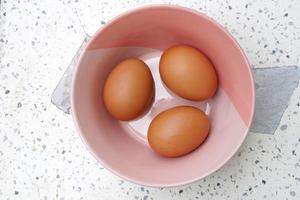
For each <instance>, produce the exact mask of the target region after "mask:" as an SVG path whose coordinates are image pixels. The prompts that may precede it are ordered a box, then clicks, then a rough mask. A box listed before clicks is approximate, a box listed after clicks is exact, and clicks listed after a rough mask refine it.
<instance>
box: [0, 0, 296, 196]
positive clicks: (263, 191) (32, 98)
mask: <svg viewBox="0 0 300 200" xmlns="http://www.w3.org/2000/svg"><path fill="white" fill-rule="evenodd" d="M170 2H172V4H178V5H182V6H187V7H190V8H193V9H196V10H198V11H201V12H204V13H205V14H207V15H208V16H210V17H212V18H214V19H215V20H217V21H218V22H219V23H221V24H222V25H223V26H225V27H226V28H227V29H228V30H229V31H230V32H231V33H232V34H233V36H234V37H235V38H236V39H237V40H238V42H239V43H240V44H241V46H242V47H243V49H244V50H245V51H246V54H247V56H248V58H249V60H250V63H251V65H252V66H253V67H255V68H264V67H273V66H283V67H284V66H288V65H298V66H299V65H300V12H299V11H300V1H298V0H294V1H293V0H282V1H280V0H278V1H275V0H274V1H259V0H257V1H253V0H252V1H234V0H232V1H229V0H228V1H222V0H220V1H209V0H203V1H196V0H192V1H188V0H184V1H155V0H153V1H96V0H94V1H93V0H87V1H82V0H62V1H54V0H41V1H38V0H26V1H23V0H18V1H17V0H15V1H13V0H0V7H1V13H0V14H1V16H0V199H21V200H24V199H31V200H35V199H42V200H49V199H51V200H52V199H59V200H67V199H89V200H90V199H109V200H112V199H142V200H147V199H165V200H167V199H300V86H299V85H297V87H296V89H295V90H294V91H293V94H292V96H291V97H290V99H289V103H288V106H287V108H286V110H285V111H284V113H283V116H282V118H281V121H280V124H279V126H278V128H277V129H276V131H275V133H274V134H273V135H272V134H259V133H249V135H248V137H247V139H246V141H245V143H244V144H243V146H242V147H241V148H240V150H239V151H238V153H237V154H236V155H235V156H234V157H233V158H232V159H231V160H230V161H229V162H228V163H227V164H226V165H225V166H224V167H223V168H221V169H220V170H218V171H217V172H216V173H214V174H212V175H210V176H208V177H207V178H205V179H203V180H200V181H198V182H195V183H193V184H190V185H186V186H182V187H176V188H148V187H142V186H139V185H135V184H133V183H129V182H126V181H123V180H122V179H120V178H119V177H117V176H115V175H113V174H112V173H111V172H109V171H107V170H106V169H104V168H103V167H102V166H101V165H100V164H98V163H97V162H96V160H95V159H94V158H93V157H92V156H91V155H90V154H89V153H88V152H87V151H86V148H85V147H84V145H83V143H82V142H81V140H80V138H79V136H78V134H77V133H76V131H75V129H74V126H73V122H72V118H71V116H70V115H67V114H64V113H63V112H61V111H60V110H58V109H57V108H56V107H55V106H54V105H52V104H51V102H50V97H51V94H52V92H53V90H54V88H55V86H56V84H57V83H58V81H59V79H60V78H61V76H62V74H63V72H64V70H65V69H66V67H67V66H68V64H69V62H70V60H71V59H72V57H73V55H74V54H75V52H76V50H77V48H78V47H79V46H80V44H81V42H82V40H83V39H84V37H85V34H86V33H87V34H90V35H92V34H93V33H94V32H95V31H96V30H97V28H98V27H100V26H102V25H103V24H105V23H106V22H107V21H108V20H109V19H111V18H112V17H114V16H116V15H117V14H119V13H120V12H123V11H126V10H128V9H129V8H132V7H136V6H138V5H141V4H150V3H170ZM220 48H221V46H220Z"/></svg>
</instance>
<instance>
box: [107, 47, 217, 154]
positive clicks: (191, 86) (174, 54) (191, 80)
mask: <svg viewBox="0 0 300 200" xmlns="http://www.w3.org/2000/svg"><path fill="white" fill-rule="evenodd" d="M159 73H160V77H161V79H162V81H163V83H164V84H165V85H166V87H167V88H168V89H170V90H171V91H172V92H173V93H175V94H176V95H178V96H180V97H182V98H184V99H188V100H191V101H203V100H206V99H208V98H210V97H212V96H213V95H214V94H215V92H216V90H217V87H218V78H217V73H216V71H215V69H214V67H213V65H212V63H211V62H210V60H209V59H208V58H207V57H206V56H205V55H204V54H203V53H201V52H200V51H199V50H198V49H196V48H194V47H191V46H187V45H178V46H173V47H170V48H168V49H167V50H165V51H164V52H163V54H162V56H161V58H160V62H159ZM154 84H155V83H154V80H153V77H152V74H151V71H150V69H149V67H148V66H147V65H146V64H145V63H144V62H143V61H142V60H139V59H137V58H129V59H126V60H124V61H122V62H121V63H119V64H118V65H117V66H115V67H114V69H113V70H112V71H111V73H110V74H109V75H108V77H107V79H106V81H105V85H104V90H103V101H104V105H105V107H106V109H107V111H108V112H109V113H110V114H111V115H112V117H114V118H115V119H117V120H120V121H130V120H134V119H136V118H137V117H139V116H141V115H142V114H143V113H145V112H146V111H147V110H148V108H149V107H150V106H151V103H152V102H153V98H154ZM209 129H210V123H209V120H208V117H207V116H206V114H205V113H204V112H203V111H201V110H200V109H198V108H195V107H192V106H177V107H173V108H170V109H168V110H165V111H163V112H161V113H159V114H158V115H157V116H156V117H155V118H154V119H153V120H152V122H151V124H150V126H149V128H148V134H147V137H148V143H149V145H150V146H151V148H152V149H153V150H154V151H155V152H157V153H158V154H160V155H162V156H165V157H178V156H182V155H185V154H187V153H189V152H191V151H193V150H195V149H196V148H197V147H198V146H199V145H201V144H202V143H203V142H204V140H205V139H206V138H207V136H208V133H209Z"/></svg>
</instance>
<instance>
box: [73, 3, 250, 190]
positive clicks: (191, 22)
mask: <svg viewBox="0 0 300 200" xmlns="http://www.w3.org/2000/svg"><path fill="white" fill-rule="evenodd" d="M175 44H187V45H192V46H194V47H196V48H198V49H199V50H201V51H202V52H204V53H205V54H206V55H207V56H208V57H209V58H210V59H211V61H212V62H213V64H214V66H215V68H216V71H217V73H218V77H219V88H218V92H217V94H216V95H215V96H214V97H213V98H211V99H209V100H207V101H205V102H191V101H187V100H184V99H181V98H180V97H177V96H176V95H173V94H172V92H170V91H168V90H167V89H166V88H165V87H164V85H163V84H162V83H161V81H160V77H159V73H158V62H159V57H160V54H161V52H162V51H163V50H164V49H166V48H168V47H170V46H172V45H175ZM128 57H139V58H141V59H143V60H144V61H145V62H146V63H147V64H148V65H149V67H150V69H151V71H152V74H153V76H154V79H155V88H156V93H155V100H154V103H153V105H152V108H151V109H150V110H149V111H148V112H147V113H145V115H143V116H142V117H140V118H139V119H137V120H135V121H131V122H119V121H117V120H114V119H113V118H112V117H111V116H110V115H109V114H108V113H107V111H106V109H105V107H104V105H103V101H102V90H103V85H104V82H105V79H106V77H107V75H108V74H109V72H110V71H111V70H112V68H113V67H114V66H115V65H116V64H117V63H118V62H120V61H121V60H123V59H125V58H128ZM132 98H134V97H132ZM71 101H72V112H73V116H74V120H75V123H76V125H77V128H78V130H79V132H80V134H81V136H82V138H83V140H84V141H85V142H86V144H87V147H88V149H89V150H90V151H91V152H92V153H93V154H94V156H95V157H96V158H97V159H98V160H99V161H100V162H101V163H102V164H103V165H104V166H105V167H107V168H108V169H110V170H111V171H113V172H114V173H116V174H118V175H119V176H121V177H123V178H125V179H127V180H130V181H133V182H135V183H139V184H143V185H149V186H160V187H162V186H174V185H180V184H186V183H189V182H192V181H195V180H197V179H199V178H203V177H205V176H207V175H208V174H210V173H212V172H213V171H215V170H217V169H218V168H220V167H221V166H222V165H223V164H224V163H225V162H226V161H227V160H228V159H229V158H230V157H231V156H232V155H233V154H234V153H235V152H236V151H237V149H238V148H239V146H240V145H241V143H242V142H243V140H244V138H245V136H246V134H247V132H248V129H249V126H250V124H251V120H252V116H253V110H254V84H253V79H252V75H251V70H250V67H249V65H248V63H247V60H246V58H245V56H244V54H243V52H242V51H241V49H240V48H239V46H238V44H237V43H236V42H235V41H234V40H233V39H232V37H231V36H230V35H229V34H228V33H227V32H226V31H224V29H223V28H221V27H220V26H219V25H217V24H216V23H215V22H213V21H212V20H210V19H209V18H207V17H205V16H204V15H202V14H199V13H196V12H194V11H191V10H188V9H184V8H179V7H171V6H149V7H144V8H139V9H137V10H134V11H131V12H129V13H126V14H124V15H122V16H120V17H118V18H117V19H115V20H113V21H112V22H110V23H108V24H107V25H105V26H104V28H102V29H101V30H99V31H98V32H97V33H96V34H95V36H94V37H93V38H92V40H91V41H90V43H89V44H88V46H87V48H86V50H85V52H84V53H83V55H82V57H81V60H80V62H79V65H78V66H77V69H76V72H75V75H74V79H73V88H72V98H71ZM175 105H193V106H196V107H199V108H200V109H202V110H204V111H205V112H206V113H207V114H208V116H209V118H210V121H211V124H212V129H211V131H210V134H209V137H208V138H207V140H206V141H205V142H204V143H203V144H202V145H201V146H200V147H199V148H198V149H196V150H195V151H193V152H192V153H190V154H188V155H186V156H182V157H179V158H163V157H160V156H158V155H157V154H155V153H154V152H153V151H152V150H151V149H150V147H149V145H148V143H147V140H146V134H147V128H148V124H149V123H150V121H151V119H152V118H153V117H155V116H156V115H157V114H158V113H159V112H160V111H162V110H165V109H167V108H169V107H172V106H175Z"/></svg>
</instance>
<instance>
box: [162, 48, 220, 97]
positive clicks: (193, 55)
mask: <svg viewBox="0 0 300 200" xmlns="http://www.w3.org/2000/svg"><path fill="white" fill-rule="evenodd" d="M159 72H160V76H161V79H162V80H163V82H164V83H165V85H166V86H167V87H168V88H169V89H170V90H171V91H173V92H174V93H175V94H177V95H179V96H181V97H183V98H185V99H189V100H193V101H201V100H205V99H207V98H210V97H212V96H213V95H214V94H215V92H216V90H217V86H218V78H217V73H216V71H215V69H214V66H213V65H212V63H211V62H210V61H209V59H208V58H207V57H206V56H205V55H204V54H203V53H201V52H200V51H199V50H198V49H195V48H193V47H191V46H187V45H179V46H174V47H171V48H169V49H167V50H165V51H164V53H163V55H162V56H161V59H160V63H159Z"/></svg>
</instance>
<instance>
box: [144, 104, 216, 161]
mask: <svg viewBox="0 0 300 200" xmlns="http://www.w3.org/2000/svg"><path fill="white" fill-rule="evenodd" d="M209 128H210V125H209V121H208V118H207V116H206V115H205V113H204V112H202V111H201V110H199V109H198V108H195V107H192V106H178V107H174V108H171V109H169V110H166V111H163V112H161V113H160V114H158V115H157V116H156V117H155V118H154V119H153V121H152V122H151V124H150V126H149V129H148V142H149V144H150V146H151V147H152V149H153V150H154V151H156V152H157V153H158V154H160V155H162V156H166V157H178V156H182V155H185V154H187V153H189V152H191V151H193V150H195V149H196V148H197V147H198V146H199V145H200V144H201V143H202V142H203V141H204V140H205V139H206V137H207V135H208V131H209Z"/></svg>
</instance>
